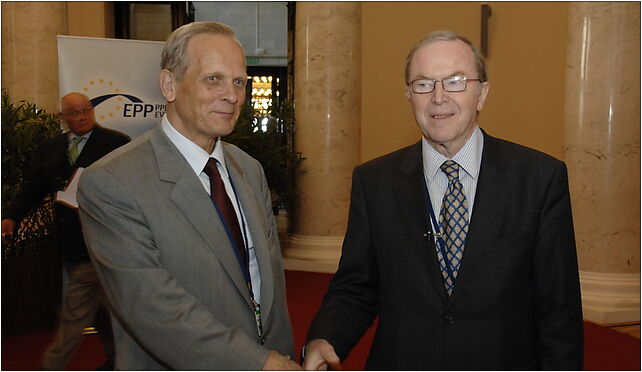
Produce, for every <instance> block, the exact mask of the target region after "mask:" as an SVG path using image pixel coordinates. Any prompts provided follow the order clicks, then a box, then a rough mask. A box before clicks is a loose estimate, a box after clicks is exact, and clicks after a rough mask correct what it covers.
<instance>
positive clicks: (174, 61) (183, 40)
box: [161, 22, 243, 80]
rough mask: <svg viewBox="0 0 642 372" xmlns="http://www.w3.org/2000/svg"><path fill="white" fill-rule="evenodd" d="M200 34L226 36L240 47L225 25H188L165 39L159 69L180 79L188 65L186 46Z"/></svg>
mask: <svg viewBox="0 0 642 372" xmlns="http://www.w3.org/2000/svg"><path fill="white" fill-rule="evenodd" d="M200 34H212V35H222V36H227V37H229V38H231V39H233V40H234V41H236V42H237V43H238V44H239V46H240V45H241V43H239V41H238V40H237V39H236V37H235V35H234V30H233V29H232V28H231V27H230V26H228V25H226V24H223V23H219V22H192V23H188V24H186V25H184V26H181V27H179V28H177V29H176V30H174V32H172V33H171V34H170V35H169V37H168V38H167V41H166V42H165V47H164V48H163V53H162V55H161V69H167V70H169V71H171V72H173V73H174V76H176V78H177V79H178V80H180V79H182V78H183V75H184V74H185V71H187V68H188V67H189V63H190V61H189V57H188V56H187V45H188V43H189V41H190V39H192V38H193V37H194V36H196V35H200ZM242 49H243V48H241V50H242Z"/></svg>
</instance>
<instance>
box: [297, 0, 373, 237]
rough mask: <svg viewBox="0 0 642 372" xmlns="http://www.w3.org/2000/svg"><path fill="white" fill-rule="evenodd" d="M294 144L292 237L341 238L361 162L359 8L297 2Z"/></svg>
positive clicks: (344, 4)
mask: <svg viewBox="0 0 642 372" xmlns="http://www.w3.org/2000/svg"><path fill="white" fill-rule="evenodd" d="M296 27H297V29H296V40H295V45H296V48H295V72H294V74H295V88H294V89H295V90H294V91H295V101H296V109H295V115H296V122H297V131H296V138H295V144H296V148H297V150H298V151H301V152H302V153H303V156H304V157H305V160H304V161H303V163H302V170H303V171H304V172H305V173H303V174H302V175H301V177H300V178H299V181H298V182H299V183H298V185H297V186H298V189H299V190H300V209H299V213H298V216H297V217H298V219H297V221H296V225H295V232H296V233H297V234H303V235H313V236H343V235H344V234H345V228H346V221H347V215H348V205H349V200H350V186H351V181H352V169H353V168H354V166H355V165H357V164H358V163H359V160H360V129H359V128H360V121H361V116H360V112H361V94H360V89H361V80H360V64H361V48H360V46H361V42H360V35H361V33H360V28H361V22H360V5H359V3H354V2H339V3H326V2H322V3H317V2H301V3H297V9H296Z"/></svg>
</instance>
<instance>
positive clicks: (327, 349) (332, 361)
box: [303, 339, 341, 371]
mask: <svg viewBox="0 0 642 372" xmlns="http://www.w3.org/2000/svg"><path fill="white" fill-rule="evenodd" d="M328 367H329V368H330V369H332V370H335V371H338V370H340V369H341V360H340V359H339V357H338V356H337V353H335V352H334V348H333V347H332V345H330V343H329V342H328V341H326V340H323V339H316V340H312V341H310V342H309V343H308V345H307V346H306V347H305V358H304V359H303V368H304V369H306V370H319V371H321V370H327V369H328Z"/></svg>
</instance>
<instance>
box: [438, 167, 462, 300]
mask: <svg viewBox="0 0 642 372" xmlns="http://www.w3.org/2000/svg"><path fill="white" fill-rule="evenodd" d="M440 169H441V171H442V172H444V173H445V174H446V176H447V177H448V188H447V189H446V193H445V194H444V200H443V202H442V205H441V213H440V214H439V224H440V225H441V231H442V234H443V235H444V240H445V242H446V257H445V258H444V257H443V255H442V253H441V251H440V250H438V251H437V259H438V260H439V263H440V266H441V272H442V276H443V277H444V285H445V286H446V292H448V295H451V294H452V291H453V288H454V286H455V283H454V279H455V278H456V277H457V274H458V273H459V265H460V264H461V258H462V256H463V254H464V245H465V244H466V234H467V233H468V202H467V201H466V194H464V186H463V185H462V184H461V182H459V164H457V163H456V162H454V161H452V160H446V161H445V162H444V163H443V164H442V165H441V167H440ZM446 265H449V266H450V271H451V272H452V277H451V276H450V275H449V274H448V271H449V270H448V267H446Z"/></svg>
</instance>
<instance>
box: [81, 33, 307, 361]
mask: <svg viewBox="0 0 642 372" xmlns="http://www.w3.org/2000/svg"><path fill="white" fill-rule="evenodd" d="M161 66H162V70H161V72H160V87H161V91H162V93H163V95H164V96H165V98H166V99H167V102H168V105H167V115H165V116H164V117H163V118H162V120H161V123H159V125H158V126H157V127H156V128H154V129H152V130H151V131H150V132H148V133H147V134H145V135H143V136H142V137H141V138H139V139H137V140H136V141H134V142H132V143H131V144H129V145H127V146H124V147H123V148H121V149H120V150H119V151H116V152H114V153H112V154H111V155H110V156H108V157H106V158H104V159H103V160H101V161H99V162H97V163H95V164H94V165H93V166H91V167H90V168H88V169H87V170H86V171H85V173H84V174H83V175H82V177H81V179H80V184H79V193H78V200H79V204H80V217H81V220H82V222H83V229H84V233H85V237H86V238H87V242H88V245H89V250H90V253H91V256H92V259H93V261H94V263H95V265H96V269H97V271H98V275H99V277H100V279H101V282H102V283H103V285H104V288H105V292H106V294H107V297H108V298H109V299H110V302H111V304H112V308H113V315H114V319H115V320H116V321H115V322H114V337H115V340H116V368H117V369H151V370H165V369H178V370H195V369H199V370H200V369H204V370H212V369H228V370H229V369H231V370H238V369H254V370H256V369H261V368H264V369H295V368H300V367H299V366H298V365H297V364H296V363H295V362H293V361H291V360H290V359H289V358H288V356H292V355H294V354H293V345H292V344H293V340H292V327H291V325H290V318H289V315H288V309H287V304H286V301H285V281H284V275H283V264H282V260H281V249H280V247H279V241H278V238H277V235H278V234H277V231H276V224H275V220H274V216H273V214H272V205H271V199H270V190H269V188H268V185H267V182H266V179H265V176H264V174H263V169H262V168H261V165H260V164H259V163H258V162H257V161H256V160H255V159H253V158H251V157H250V156H249V155H247V154H246V153H244V152H243V151H241V150H240V149H238V148H237V147H236V146H233V145H231V144H227V143H225V142H222V141H221V137H222V136H226V135H228V134H229V133H230V132H231V131H232V130H233V129H234V125H235V124H236V121H237V119H238V117H239V113H240V110H241V107H242V105H243V102H244V98H245V86H246V83H247V74H246V71H245V70H246V66H245V56H244V53H243V49H242V47H241V45H240V44H239V42H238V41H237V40H236V39H235V37H234V32H233V30H232V29H231V28H230V27H229V26H226V25H223V24H220V23H216V22H194V23H190V24H187V25H185V26H182V27H180V28H179V29H177V30H176V31H174V32H173V33H172V34H171V35H170V36H169V38H168V40H167V43H166V45H165V48H164V50H163V53H162V61H161Z"/></svg>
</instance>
